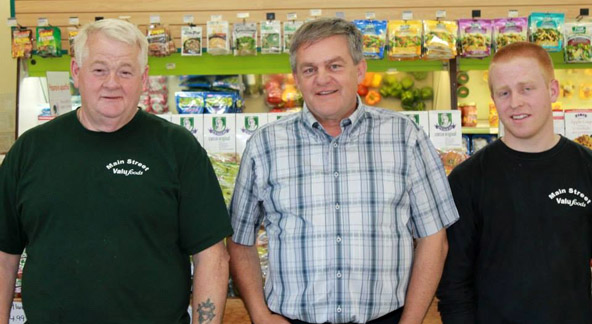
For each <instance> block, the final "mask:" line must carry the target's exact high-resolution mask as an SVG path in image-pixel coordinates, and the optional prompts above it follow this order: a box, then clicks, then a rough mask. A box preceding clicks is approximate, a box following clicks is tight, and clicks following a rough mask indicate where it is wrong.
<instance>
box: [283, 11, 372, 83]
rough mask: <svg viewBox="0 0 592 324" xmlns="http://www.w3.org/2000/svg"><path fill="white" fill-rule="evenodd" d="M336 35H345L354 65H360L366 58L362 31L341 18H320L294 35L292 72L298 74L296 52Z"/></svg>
mask: <svg viewBox="0 0 592 324" xmlns="http://www.w3.org/2000/svg"><path fill="white" fill-rule="evenodd" d="M336 35H343V36H345V37H346V38H347V44H348V47H349V54H350V55H351V58H352V59H353V61H354V64H358V63H359V62H360V61H361V60H362V59H363V58H364V53H363V52H362V33H361V32H360V30H359V29H358V28H357V27H356V26H355V25H354V24H353V23H351V22H349V21H347V20H344V19H341V18H319V19H316V20H313V21H309V22H307V23H305V24H304V25H302V26H301V27H300V28H298V30H297V31H296V33H294V36H293V37H292V41H291V42H292V43H291V45H290V66H291V68H292V72H296V52H297V51H298V49H299V48H300V47H301V46H303V45H308V44H312V43H315V42H318V41H320V40H323V39H325V38H328V37H331V36H336Z"/></svg>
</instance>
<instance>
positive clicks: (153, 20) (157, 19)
mask: <svg viewBox="0 0 592 324" xmlns="http://www.w3.org/2000/svg"><path fill="white" fill-rule="evenodd" d="M150 24H160V15H150Z"/></svg>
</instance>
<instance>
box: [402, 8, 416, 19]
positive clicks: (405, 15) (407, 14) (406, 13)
mask: <svg viewBox="0 0 592 324" xmlns="http://www.w3.org/2000/svg"><path fill="white" fill-rule="evenodd" d="M401 17H402V18H403V20H411V19H413V11H411V10H405V11H403V14H401Z"/></svg>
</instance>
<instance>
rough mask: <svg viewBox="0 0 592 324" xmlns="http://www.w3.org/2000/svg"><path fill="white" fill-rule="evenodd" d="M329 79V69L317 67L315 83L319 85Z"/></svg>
mask: <svg viewBox="0 0 592 324" xmlns="http://www.w3.org/2000/svg"><path fill="white" fill-rule="evenodd" d="M329 80H331V76H330V75H329V71H327V70H326V69H319V70H318V71H317V75H316V79H315V81H316V83H317V84H319V85H324V84H327V83H328V82H329Z"/></svg>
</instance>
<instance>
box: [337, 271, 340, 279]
mask: <svg viewBox="0 0 592 324" xmlns="http://www.w3.org/2000/svg"><path fill="white" fill-rule="evenodd" d="M337 278H339V279H341V272H340V271H337Z"/></svg>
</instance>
